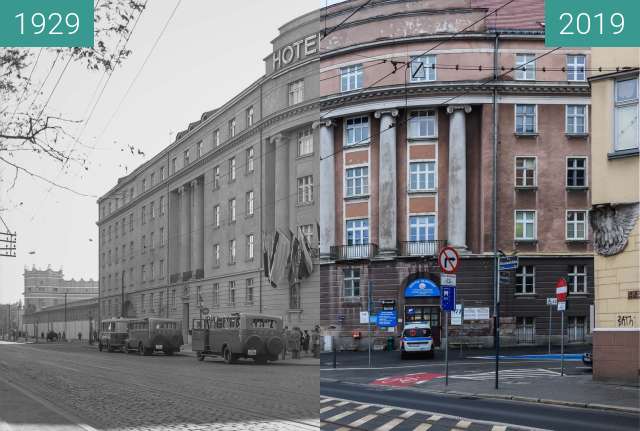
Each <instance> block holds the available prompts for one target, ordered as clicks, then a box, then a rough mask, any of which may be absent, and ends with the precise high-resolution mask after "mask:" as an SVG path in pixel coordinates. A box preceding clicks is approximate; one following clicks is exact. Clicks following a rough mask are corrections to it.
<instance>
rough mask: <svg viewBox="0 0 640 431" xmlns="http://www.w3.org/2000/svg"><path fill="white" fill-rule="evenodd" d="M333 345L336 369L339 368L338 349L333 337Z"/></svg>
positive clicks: (334, 366)
mask: <svg viewBox="0 0 640 431" xmlns="http://www.w3.org/2000/svg"><path fill="white" fill-rule="evenodd" d="M331 344H332V347H333V368H336V367H337V366H338V348H337V346H336V342H335V339H334V337H331Z"/></svg>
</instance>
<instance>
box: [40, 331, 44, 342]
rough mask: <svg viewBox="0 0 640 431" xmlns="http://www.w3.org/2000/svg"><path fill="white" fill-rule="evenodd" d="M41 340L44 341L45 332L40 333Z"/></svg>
mask: <svg viewBox="0 0 640 431" xmlns="http://www.w3.org/2000/svg"><path fill="white" fill-rule="evenodd" d="M40 338H42V339H43V340H44V332H41V333H40Z"/></svg>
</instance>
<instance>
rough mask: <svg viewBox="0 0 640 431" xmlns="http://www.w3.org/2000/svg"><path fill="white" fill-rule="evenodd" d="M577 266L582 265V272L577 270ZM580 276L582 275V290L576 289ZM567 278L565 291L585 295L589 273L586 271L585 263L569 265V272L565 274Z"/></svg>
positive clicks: (570, 293)
mask: <svg viewBox="0 0 640 431" xmlns="http://www.w3.org/2000/svg"><path fill="white" fill-rule="evenodd" d="M578 267H582V268H583V269H584V272H579V270H578ZM580 277H584V278H583V283H582V288H583V289H584V290H582V291H580V290H577V287H578V286H579V284H580V283H579V278H580ZM567 279H568V282H567V284H568V289H567V293H568V294H569V295H586V294H587V292H588V289H589V286H588V283H589V274H588V272H587V265H571V272H569V273H568V274H567Z"/></svg>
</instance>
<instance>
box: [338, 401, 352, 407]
mask: <svg viewBox="0 0 640 431" xmlns="http://www.w3.org/2000/svg"><path fill="white" fill-rule="evenodd" d="M347 404H349V401H340V402H339V403H338V404H336V407H342V406H346V405H347Z"/></svg>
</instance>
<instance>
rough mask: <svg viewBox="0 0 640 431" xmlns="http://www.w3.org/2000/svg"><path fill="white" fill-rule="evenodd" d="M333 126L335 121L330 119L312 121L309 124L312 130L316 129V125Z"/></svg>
mask: <svg viewBox="0 0 640 431" xmlns="http://www.w3.org/2000/svg"><path fill="white" fill-rule="evenodd" d="M335 126H336V122H335V121H333V120H331V119H324V120H319V121H314V122H313V124H311V128H312V129H314V130H315V129H317V128H318V127H335Z"/></svg>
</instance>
